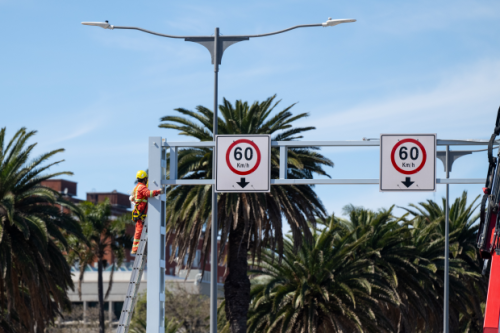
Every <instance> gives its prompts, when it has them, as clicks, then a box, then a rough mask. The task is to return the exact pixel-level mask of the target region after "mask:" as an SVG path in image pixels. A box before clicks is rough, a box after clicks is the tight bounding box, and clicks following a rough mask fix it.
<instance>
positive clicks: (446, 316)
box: [443, 145, 450, 333]
mask: <svg viewBox="0 0 500 333" xmlns="http://www.w3.org/2000/svg"><path fill="white" fill-rule="evenodd" d="M449 164H450V146H448V145H447V146H446V179H448V178H450V168H449V167H450V165H449ZM449 207H450V184H446V207H445V217H444V223H445V224H444V225H445V227H444V229H445V231H444V233H445V242H444V258H445V261H444V316H443V327H444V329H443V333H449V326H448V325H449V318H450V302H449V299H450V222H449V220H450V219H449V214H450V209H449Z"/></svg>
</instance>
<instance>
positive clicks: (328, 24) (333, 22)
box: [230, 17, 356, 38]
mask: <svg viewBox="0 0 500 333" xmlns="http://www.w3.org/2000/svg"><path fill="white" fill-rule="evenodd" d="M350 22H356V20H355V19H336V20H332V18H331V17H329V18H328V20H327V21H326V22H325V23H317V24H301V25H296V26H293V27H291V28H288V29H283V30H279V31H275V32H269V33H267V34H260V35H237V36H230V37H248V38H255V37H266V36H272V35H277V34H281V33H283V32H287V31H290V30H294V29H297V28H310V27H333V26H336V25H337V24H341V23H350Z"/></svg>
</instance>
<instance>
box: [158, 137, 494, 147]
mask: <svg viewBox="0 0 500 333" xmlns="http://www.w3.org/2000/svg"><path fill="white" fill-rule="evenodd" d="M488 142H489V141H488V140H443V139H437V143H436V144H437V145H438V146H485V145H488ZM498 143H499V141H496V142H495V144H498ZM214 146H215V143H214V142H213V141H204V142H189V141H186V142H169V141H166V140H164V141H163V147H200V148H201V147H214ZM271 146H272V147H378V146H380V141H378V140H369V141H368V140H367V141H361V140H360V141H272V142H271Z"/></svg>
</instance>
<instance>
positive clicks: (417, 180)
mask: <svg viewBox="0 0 500 333" xmlns="http://www.w3.org/2000/svg"><path fill="white" fill-rule="evenodd" d="M435 190H436V134H382V135H380V191H403V192H404V191H435Z"/></svg>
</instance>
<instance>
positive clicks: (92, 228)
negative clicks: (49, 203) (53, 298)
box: [68, 199, 132, 333]
mask: <svg viewBox="0 0 500 333" xmlns="http://www.w3.org/2000/svg"><path fill="white" fill-rule="evenodd" d="M78 217H79V220H80V225H81V227H82V229H83V233H84V235H85V239H86V240H87V244H85V243H82V242H78V240H76V239H74V238H73V239H71V245H72V247H71V248H72V249H71V251H70V253H69V258H68V260H69V261H70V262H72V263H74V262H76V261H77V262H78V264H79V269H80V276H79V280H78V294H79V296H80V299H81V297H82V295H81V283H82V281H83V277H84V274H85V268H86V267H87V265H92V264H93V263H94V262H95V259H96V258H97V288H98V299H99V331H100V333H104V326H105V322H104V299H105V298H107V297H108V295H109V292H110V291H111V288H112V286H113V273H114V271H115V267H116V266H120V265H121V264H122V263H123V260H124V259H125V250H126V249H130V248H131V246H132V240H131V236H130V235H127V234H126V233H125V228H126V225H127V224H128V223H130V221H131V217H130V214H126V215H123V216H121V217H119V218H117V219H112V218H111V204H110V203H109V200H108V199H106V200H105V201H104V202H102V203H98V204H96V205H94V204H93V203H91V202H82V203H80V205H79V214H78ZM107 253H108V254H109V253H111V255H112V258H115V260H116V261H115V262H113V263H112V266H111V273H110V278H109V283H108V290H107V291H106V295H104V292H103V279H102V272H103V269H104V256H105V254H107Z"/></svg>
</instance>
